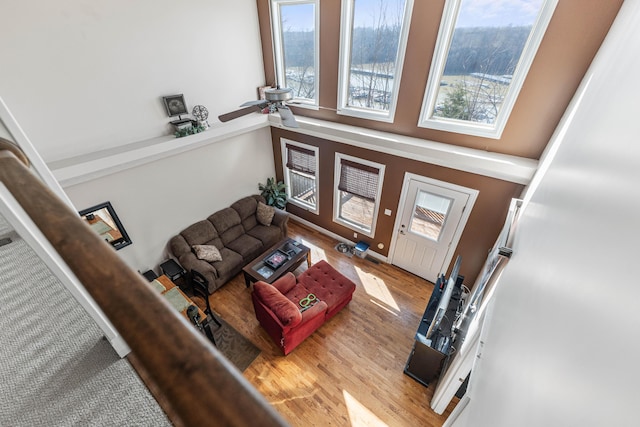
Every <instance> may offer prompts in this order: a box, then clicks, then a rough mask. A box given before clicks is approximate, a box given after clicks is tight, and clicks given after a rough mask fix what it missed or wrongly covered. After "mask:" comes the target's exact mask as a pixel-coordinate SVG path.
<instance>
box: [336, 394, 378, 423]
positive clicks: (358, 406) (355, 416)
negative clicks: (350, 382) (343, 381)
mask: <svg viewBox="0 0 640 427" xmlns="http://www.w3.org/2000/svg"><path fill="white" fill-rule="evenodd" d="M342 394H343V396H344V403H345V404H346V405H347V412H348V413H349V420H350V421H351V426H352V427H361V426H366V427H388V426H387V424H385V423H384V422H382V420H381V419H380V418H378V417H376V416H375V414H374V413H373V412H371V411H370V410H369V409H368V408H367V407H366V406H364V405H363V404H362V403H360V402H358V400H357V399H356V398H355V397H353V396H352V395H350V394H349V392H347V391H346V390H342Z"/></svg>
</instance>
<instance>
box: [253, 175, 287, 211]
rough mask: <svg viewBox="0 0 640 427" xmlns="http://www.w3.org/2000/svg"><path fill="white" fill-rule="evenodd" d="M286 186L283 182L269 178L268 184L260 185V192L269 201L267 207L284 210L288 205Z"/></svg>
mask: <svg viewBox="0 0 640 427" xmlns="http://www.w3.org/2000/svg"><path fill="white" fill-rule="evenodd" d="M286 188H287V187H286V185H285V184H284V182H282V181H278V182H276V179H275V178H267V183H266V184H262V183H258V190H260V191H261V193H260V194H261V195H262V197H264V199H265V200H266V201H267V205H269V206H274V207H276V208H278V209H284V207H285V206H286V204H287V192H286Z"/></svg>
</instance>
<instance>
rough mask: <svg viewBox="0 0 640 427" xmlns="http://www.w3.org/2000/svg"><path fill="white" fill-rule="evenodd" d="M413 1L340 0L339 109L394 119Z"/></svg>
mask: <svg viewBox="0 0 640 427" xmlns="http://www.w3.org/2000/svg"><path fill="white" fill-rule="evenodd" d="M412 9H413V0H386V1H381V0H343V1H342V22H341V40H340V75H339V83H338V113H339V114H345V115H349V116H355V117H363V118H369V119H374V120H381V121H387V122H393V116H394V113H395V108H396V101H397V98H398V89H399V86H400V75H401V74H402V64H403V62H404V52H405V47H406V45H407V36H408V34H409V21H410V19H411V10H412Z"/></svg>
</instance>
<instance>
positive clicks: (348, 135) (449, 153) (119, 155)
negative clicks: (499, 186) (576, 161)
mask: <svg viewBox="0 0 640 427" xmlns="http://www.w3.org/2000/svg"><path fill="white" fill-rule="evenodd" d="M296 120H297V121H298V124H299V125H300V127H299V128H296V129H292V128H287V127H284V126H283V125H282V122H281V121H280V117H279V116H278V115H277V114H269V115H263V114H250V115H248V116H244V117H241V118H238V119H235V120H232V121H230V122H227V123H214V124H213V125H212V126H211V127H210V128H209V129H208V130H206V131H204V132H201V133H197V134H194V135H189V136H185V137H183V138H175V137H174V136H173V135H166V136H161V137H158V138H152V139H148V140H145V141H138V142H134V143H131V144H126V145H121V146H118V147H114V148H110V149H108V150H102V151H96V152H93V153H89V154H85V155H82V156H76V157H70V158H67V159H63V160H58V161H55V162H51V163H49V164H48V166H49V168H50V169H51V171H52V172H53V175H54V176H55V178H56V179H57V180H58V182H59V183H60V185H62V186H63V187H68V186H71V185H76V184H80V183H83V182H87V181H91V180H93V179H96V178H100V177H103V176H107V175H111V174H113V173H116V172H120V171H122V170H126V169H130V168H133V167H136V166H140V165H143V164H145V163H149V162H152V161H155V160H159V159H163V158H165V157H169V156H173V155H175V154H179V153H183V152H186V151H190V150H194V149H196V148H200V147H203V146H206V145H209V144H214V143H216V142H220V141H224V140H226V139H229V138H232V137H235V136H238V135H242V134H245V133H249V132H253V131H255V130H258V129H261V128H265V127H269V126H274V127H278V128H282V129H287V130H291V131H294V132H298V133H302V134H305V135H311V136H315V137H318V138H323V139H329V140H332V141H336V142H341V143H343V144H349V145H354V146H358V147H362V148H366V149H368V150H375V151H379V152H384V153H388V154H392V155H395V156H399V157H404V158H409V159H415V160H419V161H423V162H426V163H431V164H435V165H439V166H444V167H448V168H451V169H457V170H461V171H465V172H470V173H475V174H478V175H483V176H488V177H492V178H497V179H501V180H504V181H510V182H515V183H518V184H525V185H526V184H528V183H529V182H530V181H531V178H532V177H533V174H534V172H535V171H536V169H537V167H538V161H537V160H532V159H526V158H522V157H516V156H509V155H506V154H498V153H491V152H488V151H482V150H477V149H473V148H466V147H459V146H455V145H449V144H443V143H440V142H435V141H429V140H424V139H420V138H413V137H408V136H403V135H396V134H393V133H388V132H380V131H374V130H370V129H366V128H360V127H356V126H349V125H343V124H339V123H333V122H327V121H324V120H317V119H312V118H308V117H301V116H297V117H296Z"/></svg>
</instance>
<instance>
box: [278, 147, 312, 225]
mask: <svg viewBox="0 0 640 427" xmlns="http://www.w3.org/2000/svg"><path fill="white" fill-rule="evenodd" d="M280 146H281V150H282V160H283V162H282V163H283V168H284V182H285V184H286V186H287V197H288V199H289V203H293V204H294V205H297V206H300V207H301V208H304V209H307V210H309V211H311V212H313V213H315V214H318V212H319V210H318V187H317V184H316V183H317V180H318V147H314V146H311V145H307V144H302V143H300V142H295V141H290V140H288V139H284V138H281V139H280Z"/></svg>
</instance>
